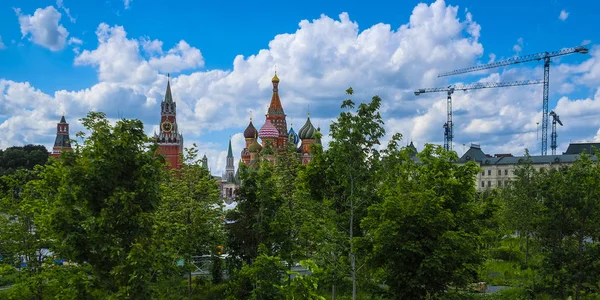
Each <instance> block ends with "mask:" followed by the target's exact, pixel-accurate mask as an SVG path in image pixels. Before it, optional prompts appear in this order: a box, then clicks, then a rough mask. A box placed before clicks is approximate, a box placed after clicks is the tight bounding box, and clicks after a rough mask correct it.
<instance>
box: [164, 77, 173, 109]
mask: <svg viewBox="0 0 600 300" xmlns="http://www.w3.org/2000/svg"><path fill="white" fill-rule="evenodd" d="M164 102H168V103H173V95H172V94H171V74H167V91H166V92H165V100H164Z"/></svg>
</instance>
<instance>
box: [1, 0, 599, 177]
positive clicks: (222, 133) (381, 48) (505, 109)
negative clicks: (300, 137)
mask: <svg viewBox="0 0 600 300" xmlns="http://www.w3.org/2000/svg"><path fill="white" fill-rule="evenodd" d="M462 11H463V10H460V12H462ZM475 17H476V16H472V15H471V14H470V13H465V14H462V15H461V14H460V13H459V10H458V7H455V6H448V5H446V3H445V2H444V1H441V0H438V1H436V2H434V3H432V4H430V5H426V4H419V5H417V6H416V7H415V8H414V9H413V11H412V14H411V16H410V19H409V20H407V22H406V23H405V24H403V25H402V26H400V27H399V28H392V27H391V26H390V25H388V24H376V25H373V26H371V27H369V28H359V24H357V23H356V22H354V21H352V20H351V18H350V16H349V15H348V14H346V13H342V14H340V15H339V16H338V17H337V18H336V19H333V18H330V17H328V16H325V15H323V16H321V17H319V18H318V19H316V20H311V21H309V20H303V21H301V22H299V28H298V29H297V30H296V31H295V32H291V33H282V34H279V35H277V36H275V37H274V38H273V39H272V40H271V41H270V42H269V44H268V47H267V45H265V49H262V50H260V51H256V53H255V54H254V55H250V56H248V57H244V56H242V55H238V56H237V57H236V58H235V59H234V60H233V62H232V68H231V69H230V70H210V71H207V70H198V69H199V68H203V66H204V59H203V57H202V53H201V51H200V50H199V49H196V48H194V47H193V46H192V45H189V44H188V43H187V42H185V41H180V42H179V43H177V44H176V45H175V46H174V47H172V49H170V50H163V42H162V41H160V40H157V39H151V38H150V37H144V38H142V39H136V38H130V37H128V36H127V33H126V31H125V28H123V27H121V26H109V25H108V24H100V25H99V26H98V28H97V30H96V34H97V36H98V44H97V46H96V45H90V43H86V44H85V46H86V47H85V48H87V49H85V50H83V51H82V52H81V54H79V55H78V56H77V57H76V58H75V64H76V65H78V66H80V67H83V66H91V67H93V68H95V69H96V71H97V74H98V79H99V83H97V84H96V85H94V86H92V87H90V88H87V89H84V90H80V91H65V90H61V91H56V92H55V93H54V94H45V93H43V92H41V91H39V90H37V89H35V88H34V87H32V86H31V85H29V84H28V83H17V82H13V81H7V80H0V120H4V122H3V123H2V124H0V127H1V128H3V129H6V130H7V131H8V132H9V133H8V134H6V135H2V136H0V146H2V147H4V146H7V145H11V144H15V143H24V142H37V143H47V144H48V145H50V144H51V142H52V140H53V137H54V134H55V132H54V128H55V123H56V122H57V120H58V119H59V118H60V114H61V113H62V112H63V111H65V112H66V113H67V117H68V121H69V122H71V124H73V125H72V128H73V132H76V131H77V130H79V129H80V128H81V126H80V125H79V124H78V123H77V121H76V120H77V119H79V118H81V117H82V116H84V115H85V114H86V113H87V111H89V110H100V111H104V112H106V113H107V114H108V115H109V117H113V118H114V117H116V116H118V115H119V114H120V115H122V116H123V117H126V118H139V119H141V120H143V121H144V122H145V124H146V126H147V129H146V130H147V132H148V133H151V132H152V131H153V130H154V129H156V128H157V123H158V118H159V109H160V108H159V103H160V101H161V100H162V99H163V97H164V90H165V86H166V79H167V78H166V74H165V73H166V72H182V71H187V72H185V74H181V75H174V76H172V77H171V87H172V91H173V96H174V98H175V100H176V101H177V112H178V123H179V126H180V129H181V130H182V131H183V133H184V138H185V142H186V146H187V147H189V146H190V145H191V144H192V143H193V142H196V143H197V144H198V146H199V147H200V154H201V155H203V154H204V153H205V152H206V154H207V156H208V158H209V165H210V167H211V169H212V172H213V174H216V175H220V174H221V173H222V172H223V170H224V167H225V156H226V151H227V142H228V138H229V136H230V135H232V146H233V150H234V155H235V161H236V163H237V161H239V153H240V151H241V148H242V147H243V139H242V136H241V132H243V130H244V129H245V127H246V125H247V124H248V115H249V114H248V112H249V111H253V112H254V125H255V126H256V127H257V128H260V126H262V125H263V122H264V112H265V108H266V106H267V105H268V103H269V101H270V99H271V82H270V80H271V77H272V76H273V70H274V66H275V65H277V74H278V76H279V78H280V79H281V83H280V95H281V101H282V104H283V107H284V109H285V112H286V114H287V115H288V124H290V123H291V122H292V120H293V123H294V129H296V131H297V130H298V129H299V128H300V127H301V126H302V124H304V121H305V120H306V113H307V106H308V105H310V108H311V109H310V110H311V119H312V121H313V124H315V125H317V124H319V125H320V126H321V128H322V130H323V133H324V134H325V135H327V134H328V131H329V130H328V129H329V128H328V127H329V126H328V125H329V124H330V122H331V120H332V119H333V118H335V117H337V115H338V114H339V106H340V104H341V101H342V100H343V99H345V98H346V96H345V94H344V91H345V89H346V88H347V87H348V86H352V87H353V88H354V90H355V97H354V99H355V100H356V101H367V100H368V99H370V98H371V96H373V95H375V94H379V95H380V96H381V97H382V99H383V102H382V114H383V117H384V120H385V122H386V130H387V133H388V134H387V137H386V139H387V138H389V136H391V135H392V134H393V133H395V132H401V133H402V134H404V136H405V138H406V140H412V141H414V142H415V144H416V145H417V147H419V149H421V148H422V146H423V144H424V143H426V142H434V143H440V144H441V143H442V142H443V129H442V125H443V123H444V122H445V119H446V95H445V94H444V93H437V94H436V93H432V94H424V95H421V96H419V97H415V96H414V94H413V93H412V91H413V90H414V89H415V88H421V87H436V86H446V85H448V84H450V83H454V82H455V80H457V79H455V78H448V77H444V78H437V74H438V73H440V72H442V71H449V70H453V69H457V68H463V67H468V66H471V65H475V64H477V63H485V62H487V61H488V60H494V59H495V57H494V56H492V55H490V56H489V57H488V56H485V57H483V53H484V51H483V45H482V44H481V43H480V42H479V37H480V35H481V34H482V32H485V31H481V27H480V26H479V25H478V24H477V23H476V22H475V21H474V20H475ZM153 38H156V37H153ZM73 41H75V40H73ZM518 43H519V44H520V45H522V44H523V41H522V39H520V40H519V41H518ZM73 45H76V44H73ZM590 53H591V55H590V56H591V57H590V58H589V59H587V58H586V59H585V60H584V61H583V62H582V63H579V64H563V63H556V64H553V66H552V68H553V69H552V72H551V84H550V87H551V91H550V92H551V97H556V95H557V94H556V93H557V92H562V93H568V92H569V91H570V88H571V86H570V85H569V84H571V85H574V86H577V87H579V86H581V85H585V86H587V87H593V88H594V91H595V89H596V88H597V86H599V85H600V50H598V49H596V48H593V49H592V50H591V51H590ZM494 71H495V70H492V72H486V73H485V75H483V76H484V78H482V79H481V81H513V80H520V79H539V78H541V76H542V71H543V70H542V68H541V66H539V65H536V64H530V65H523V66H515V67H514V68H508V69H507V70H505V71H503V72H502V73H494ZM496 72H497V71H496ZM458 79H459V80H460V79H461V78H458ZM564 96H565V97H563V98H562V99H561V100H560V101H559V102H558V104H557V106H556V107H555V108H554V109H555V110H556V112H557V113H558V114H559V115H560V116H561V119H563V121H564V122H565V127H561V128H560V130H561V131H560V135H559V142H560V143H561V145H563V144H562V142H564V141H566V140H567V139H581V138H588V137H590V138H591V137H593V136H594V132H595V130H596V129H597V128H599V127H600V124H596V123H594V122H596V121H594V120H592V119H591V118H592V117H590V116H588V115H589V114H591V113H588V112H590V111H591V112H593V113H596V115H597V114H598V113H600V105H597V103H600V97H598V96H594V97H593V98H592V97H590V98H589V100H588V99H583V100H575V99H570V98H567V97H568V96H569V95H564ZM541 99H542V89H541V86H540V85H536V86H524V87H511V88H501V89H482V90H474V91H469V92H456V93H455V94H454V95H453V107H454V124H455V127H454V134H455V139H454V143H455V149H457V150H459V149H460V145H462V144H466V145H468V144H469V143H470V142H480V143H481V144H482V147H483V148H484V151H486V152H489V153H501V152H512V153H513V154H521V153H523V150H524V148H529V149H539V146H538V144H539V143H538V141H536V124H535V122H536V120H538V121H539V120H541ZM553 99H555V98H553ZM592 99H593V100H592ZM586 101H587V102H586ZM596 106H598V109H599V111H598V112H596V111H595V108H594V107H596ZM590 107H591V108H590ZM551 109H553V108H552V107H551ZM578 116H582V118H584V119H585V118H588V119H586V120H588V121H587V122H579V121H578V120H577V118H578ZM32 120H33V121H32ZM590 126H593V127H594V129H593V130H592V132H590V129H589V128H590ZM329 140H330V137H328V136H325V137H324V138H323V142H324V143H326V142H327V141H329ZM538 152H539V151H536V153H538Z"/></svg>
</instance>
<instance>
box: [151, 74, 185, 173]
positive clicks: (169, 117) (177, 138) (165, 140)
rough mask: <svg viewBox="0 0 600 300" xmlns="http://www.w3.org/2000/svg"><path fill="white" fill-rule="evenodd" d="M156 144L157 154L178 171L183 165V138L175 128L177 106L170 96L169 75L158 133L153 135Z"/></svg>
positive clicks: (161, 105) (161, 104)
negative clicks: (162, 156)
mask: <svg viewBox="0 0 600 300" xmlns="http://www.w3.org/2000/svg"><path fill="white" fill-rule="evenodd" d="M154 138H155V139H156V141H157V143H158V146H159V147H158V153H159V154H162V155H164V156H165V158H166V159H167V161H168V162H169V164H170V168H175V169H180V168H181V167H182V165H183V162H182V161H181V154H182V153H183V136H182V135H181V133H180V132H179V130H178V128H177V104H176V103H175V101H174V100H173V95H172V94H171V75H170V74H168V75H167V91H166V93H165V99H164V100H163V101H162V102H161V103H160V124H159V133H158V134H156V133H155V134H154Z"/></svg>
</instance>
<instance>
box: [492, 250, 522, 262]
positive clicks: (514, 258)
mask: <svg viewBox="0 0 600 300" xmlns="http://www.w3.org/2000/svg"><path fill="white" fill-rule="evenodd" d="M489 253H490V258H492V259H500V260H504V261H509V262H515V263H522V262H523V261H524V260H525V255H524V254H523V252H522V251H521V250H519V249H514V248H509V247H504V246H503V247H499V248H494V249H490V250H489Z"/></svg>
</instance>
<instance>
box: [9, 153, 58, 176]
mask: <svg viewBox="0 0 600 300" xmlns="http://www.w3.org/2000/svg"><path fill="white" fill-rule="evenodd" d="M46 161H48V150H46V147H44V146H42V145H25V146H14V147H9V148H7V149H5V150H0V176H2V175H9V174H12V173H14V172H15V171H16V170H18V169H27V170H33V168H34V167H35V166H37V165H42V166H43V165H45V164H46Z"/></svg>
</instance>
